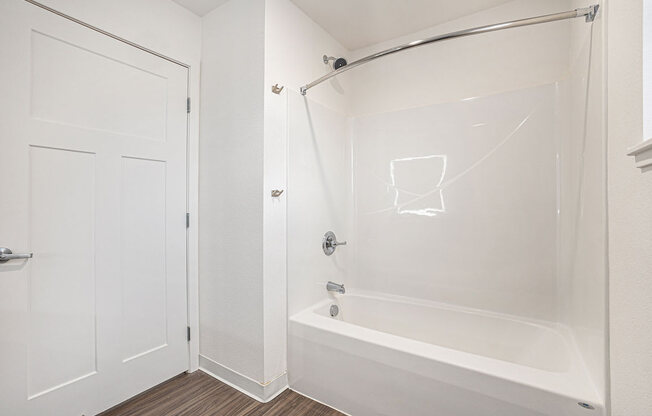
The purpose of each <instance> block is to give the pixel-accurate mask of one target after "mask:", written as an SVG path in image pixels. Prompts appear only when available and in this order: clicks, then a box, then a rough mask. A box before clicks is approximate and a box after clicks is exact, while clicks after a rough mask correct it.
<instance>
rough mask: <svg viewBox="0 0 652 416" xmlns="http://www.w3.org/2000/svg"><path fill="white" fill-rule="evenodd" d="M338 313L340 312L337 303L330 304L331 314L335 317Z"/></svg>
mask: <svg viewBox="0 0 652 416" xmlns="http://www.w3.org/2000/svg"><path fill="white" fill-rule="evenodd" d="M338 313H340V308H338V307H337V305H331V316H332V317H335V316H337V314H338Z"/></svg>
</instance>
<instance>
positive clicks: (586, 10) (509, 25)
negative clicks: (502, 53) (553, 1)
mask: <svg viewBox="0 0 652 416" xmlns="http://www.w3.org/2000/svg"><path fill="white" fill-rule="evenodd" d="M599 7H600V6H599V5H598V4H594V5H591V6H588V7H582V8H579V9H575V10H571V11H568V12H562V13H555V14H548V15H544V16H537V17H531V18H528V19H521V20H512V21H510V22H503V23H496V24H493V25H486V26H478V27H474V28H471V29H465V30H460V31H457V32H450V33H446V34H444V35H436V36H433V37H430V38H427V39H422V40H416V41H414V42H410V43H406V44H404V45H399V46H395V47H393V48H389V49H385V50H384V51H381V52H377V53H374V54H372V55H369V56H365V57H364V58H360V59H358V60H357V61H353V62H351V63H350V64H348V65H345V66H343V67H341V68H339V69H336V70H334V71H331V72H329V73H328V74H326V75H324V76H323V77H321V78H317V79H316V80H314V81H313V82H311V83H310V84H306V85H304V86H303V87H301V89H300V91H301V95H306V93H307V92H308V90H309V89H310V88H312V87H314V86H316V85H319V84H321V83H322V82H324V81H326V80H327V79H331V78H333V77H334V76H337V75H339V74H341V73H342V72H346V71H348V70H350V69H353V68H355V67H358V66H360V65H364V64H366V63H367V62H371V61H374V60H376V59H378V58H382V57H384V56H387V55H391V54H394V53H396V52H401V51H404V50H407V49H412V48H416V47H417V46H423V45H428V44H430V43H435V42H440V41H444V40H449V39H455V38H461V37H465V36H471V35H479V34H481V33H488V32H495V31H497V30H504V29H513V28H516V27H521V26H530V25H538V24H541V23H548V22H555V21H557V20H566V19H574V18H576V17H582V16H585V17H586V21H587V22H592V21H593V20H594V19H595V15H596V14H597V13H598V8H599Z"/></svg>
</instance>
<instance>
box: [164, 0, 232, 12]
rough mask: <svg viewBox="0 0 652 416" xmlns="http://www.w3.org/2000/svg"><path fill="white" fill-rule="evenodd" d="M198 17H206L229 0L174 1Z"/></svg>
mask: <svg viewBox="0 0 652 416" xmlns="http://www.w3.org/2000/svg"><path fill="white" fill-rule="evenodd" d="M172 1H173V2H175V3H178V4H180V5H182V6H183V7H185V8H186V9H188V10H190V11H191V12H193V13H194V14H196V15H198V16H204V15H205V14H207V13H208V12H210V11H211V10H213V9H215V8H218V7H220V6H221V5H223V4H224V3H226V2H228V1H229V0H172Z"/></svg>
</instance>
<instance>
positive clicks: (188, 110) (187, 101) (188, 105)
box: [186, 97, 190, 114]
mask: <svg viewBox="0 0 652 416" xmlns="http://www.w3.org/2000/svg"><path fill="white" fill-rule="evenodd" d="M186 111H187V112H188V114H190V97H188V98H186Z"/></svg>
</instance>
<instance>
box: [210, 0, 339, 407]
mask: <svg viewBox="0 0 652 416" xmlns="http://www.w3.org/2000/svg"><path fill="white" fill-rule="evenodd" d="M234 40H237V41H234ZM324 53H327V54H334V55H343V54H344V48H343V47H342V46H341V45H339V44H338V43H337V42H336V41H334V40H333V39H332V37H330V36H329V35H328V34H327V33H326V32H324V30H323V29H321V28H320V27H319V26H318V25H317V24H315V23H314V22H313V21H312V20H310V19H309V18H308V17H307V16H306V15H305V14H304V13H303V12H301V11H300V10H299V9H298V8H297V7H296V6H294V4H293V3H291V2H290V1H289V0H267V1H265V0H246V1H241V0H238V1H235V0H232V1H229V2H227V3H226V4H224V5H222V6H220V7H219V8H217V9H216V10H214V11H213V12H211V13H209V14H208V15H207V16H205V17H204V19H203V64H202V73H203V78H202V123H201V125H202V141H201V164H200V166H201V173H200V174H201V198H200V202H201V204H200V206H201V257H200V271H201V279H200V284H201V294H200V307H201V355H202V361H201V362H202V364H203V365H204V367H205V368H206V369H208V370H210V371H212V372H214V373H216V374H217V375H218V376H220V377H222V378H224V379H226V380H227V381H229V382H232V383H233V384H236V385H238V386H239V387H241V388H243V389H245V390H248V392H249V393H250V394H253V395H254V396H256V397H257V398H259V399H261V400H266V399H267V398H268V397H270V396H271V395H272V394H274V393H275V392H276V391H277V390H278V389H280V388H283V387H284V386H285V385H286V384H287V381H286V380H287V379H286V374H285V373H286V324H287V284H286V281H287V280H286V275H287V273H286V263H285V259H286V239H285V237H286V215H287V214H286V210H287V207H286V200H287V198H291V197H292V196H291V195H292V190H291V189H287V169H288V165H287V146H288V141H287V117H288V114H287V105H288V102H287V100H288V94H297V93H296V92H295V91H298V89H299V87H300V86H301V85H302V84H303V83H305V82H308V81H309V80H310V79H311V78H313V77H316V76H318V75H320V74H321V73H322V72H323V71H325V70H327V68H326V66H325V65H324V64H323V62H322V61H321V56H322V55H323V54H324ZM274 84H279V86H283V87H284V88H285V89H284V90H283V92H282V93H281V94H274V93H273V92H272V90H271V86H272V85H274ZM316 98H318V99H319V100H320V101H321V102H323V103H325V104H326V105H328V106H330V107H335V108H337V107H342V106H343V100H344V95H343V91H342V89H341V87H340V86H338V85H333V87H331V88H325V89H323V90H322V91H320V92H319V93H318V94H316ZM342 137H345V135H342ZM303 139H304V140H305V139H306V138H303ZM306 143H309V141H308V142H306ZM273 189H280V190H287V192H286V193H285V194H283V195H282V196H281V197H280V198H272V197H271V195H270V193H271V191H272V190H273ZM325 231H326V230H323V231H322V233H323V232H325ZM315 238H316V241H317V244H316V245H315V247H317V248H318V247H319V239H320V236H319V235H316V237H315Z"/></svg>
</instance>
